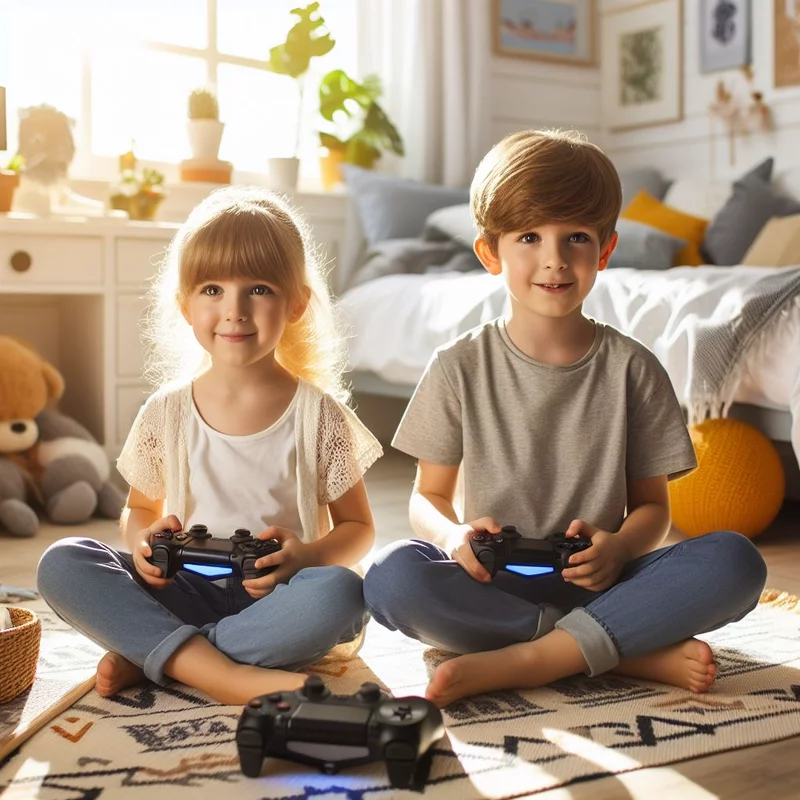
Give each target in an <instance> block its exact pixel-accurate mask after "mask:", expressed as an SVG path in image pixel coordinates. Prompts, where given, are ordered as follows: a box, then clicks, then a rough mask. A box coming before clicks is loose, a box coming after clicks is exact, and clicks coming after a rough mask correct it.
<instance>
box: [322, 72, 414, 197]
mask: <svg viewBox="0 0 800 800" xmlns="http://www.w3.org/2000/svg"><path fill="white" fill-rule="evenodd" d="M381 94H382V87H381V83H380V79H379V78H378V77H377V76H375V75H368V76H367V77H366V78H364V82H363V83H359V82H358V81H356V80H353V78H351V77H350V76H349V75H348V74H347V73H346V72H345V71H344V70H341V69H334V70H331V71H330V72H329V73H328V74H327V75H325V76H324V77H323V78H322V80H321V81H320V84H319V110H320V114H321V115H322V117H323V119H325V120H327V121H328V122H330V123H334V125H335V126H336V133H331V132H329V131H320V133H319V142H320V146H321V166H322V180H323V184H324V186H325V188H326V189H329V188H331V186H332V185H333V184H334V183H336V182H337V181H338V180H341V174H340V171H339V167H340V165H341V163H342V162H346V163H349V164H356V165H357V166H359V167H364V168H365V169H372V167H373V166H374V165H375V162H376V161H377V160H378V159H379V158H380V157H381V156H382V154H383V153H384V152H387V151H388V152H392V153H395V154H396V155H398V156H402V155H404V154H405V150H404V148H403V140H402V138H401V136H400V134H399V133H398V131H397V128H395V126H394V125H393V124H392V122H391V120H390V119H389V117H388V116H387V115H386V112H385V111H384V110H383V109H382V108H381V106H380V104H379V103H378V98H379V97H380V96H381Z"/></svg>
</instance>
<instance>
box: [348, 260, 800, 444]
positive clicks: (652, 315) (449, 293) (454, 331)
mask: <svg viewBox="0 0 800 800" xmlns="http://www.w3.org/2000/svg"><path fill="white" fill-rule="evenodd" d="M778 270H779V268H769V267H676V268H674V269H670V270H664V271H649V270H647V271H646V270H632V269H611V270H607V271H606V272H602V273H600V275H599V276H598V279H597V283H596V285H595V287H594V289H593V290H592V292H591V293H590V295H589V297H588V298H587V300H586V302H585V304H584V311H585V313H586V314H587V315H588V316H590V317H594V318H595V319H597V320H600V321H603V322H606V323H608V324H610V325H613V326H614V327H616V328H618V329H620V330H622V331H624V332H625V333H628V334H630V335H631V336H633V337H635V338H636V339H638V340H639V341H641V342H642V343H644V344H645V345H647V346H648V347H649V348H650V349H651V350H653V352H654V353H655V354H656V355H657V356H658V358H659V359H660V360H661V362H662V364H664V366H665V367H666V369H667V372H668V373H669V376H670V378H671V380H672V384H673V386H674V387H675V391H676V392H677V394H678V397H679V398H680V399H681V400H685V397H686V391H687V388H688V377H689V376H688V363H689V335H688V332H689V330H690V329H691V327H692V326H693V325H695V324H696V323H697V321H698V320H715V321H717V320H724V319H729V318H730V317H731V316H732V315H734V314H735V313H736V312H737V310H738V309H739V307H740V306H741V298H742V292H743V291H744V290H745V289H746V288H747V286H749V285H750V284H752V283H753V282H755V281H756V280H759V279H760V278H763V277H764V276H765V275H767V274H770V273H774V272H777V271H778ZM505 307H506V294H505V286H504V283H503V281H502V278H498V277H495V276H492V275H489V274H488V273H483V272H470V273H466V274H464V273H445V274H441V273H440V274H436V275H391V276H388V277H384V278H379V279H377V280H374V281H370V282H369V283H366V284H362V285H360V286H357V287H355V288H354V289H351V290H349V291H348V292H346V293H345V294H344V295H343V296H342V308H343V311H344V314H345V318H346V319H347V320H348V321H349V323H350V325H351V327H352V329H353V336H352V338H351V339H350V343H349V356H350V366H351V368H352V369H354V370H359V371H365V372H372V373H374V374H375V375H377V376H378V377H380V378H382V379H383V380H385V381H388V382H390V383H398V384H406V385H408V384H412V385H413V384H415V383H416V382H417V381H418V380H419V378H420V376H421V375H422V373H423V371H424V369H425V366H426V364H427V363H428V360H429V358H430V356H431V353H432V352H433V351H434V349H435V348H437V347H438V346H439V345H442V344H444V343H445V342H447V341H449V340H450V339H452V338H454V337H455V336H458V335H459V334H461V333H463V332H464V331H467V330H469V329H470V328H473V327H475V326H476V325H479V324H481V323H482V322H486V321H488V320H490V319H494V318H495V317H497V316H499V315H500V314H502V313H503V312H504V309H505ZM734 399H735V400H736V401H739V402H743V403H751V404H753V405H758V406H764V407H767V408H772V409H778V410H789V411H790V412H791V415H792V429H791V439H792V446H793V449H794V452H795V454H796V455H797V456H798V458H799V459H800V303H797V302H795V303H793V304H792V305H791V306H790V307H789V308H787V309H786V310H785V311H784V312H783V313H782V315H781V317H780V319H779V320H778V321H777V322H776V323H774V324H772V325H769V326H768V327H767V328H765V329H764V331H763V333H762V334H761V335H760V337H759V338H758V340H757V341H756V343H755V344H754V346H753V347H752V349H751V350H750V351H749V353H748V355H747V357H746V359H745V361H744V363H743V365H742V381H741V383H740V385H739V388H738V390H737V392H736V394H735V395H734Z"/></svg>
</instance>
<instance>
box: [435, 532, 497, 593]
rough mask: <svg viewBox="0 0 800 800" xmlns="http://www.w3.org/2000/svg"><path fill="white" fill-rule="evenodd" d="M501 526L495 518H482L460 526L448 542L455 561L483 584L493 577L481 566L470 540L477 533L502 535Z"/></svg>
mask: <svg viewBox="0 0 800 800" xmlns="http://www.w3.org/2000/svg"><path fill="white" fill-rule="evenodd" d="M500 529H501V526H500V524H499V523H498V522H497V520H496V519H495V518H494V517H481V518H480V519H476V520H474V521H473V522H466V523H464V524H463V525H459V527H458V529H457V530H456V532H455V533H454V534H453V536H452V537H451V539H450V541H449V542H448V546H449V548H450V555H451V556H452V558H453V560H454V561H457V562H458V563H459V564H460V565H461V567H462V569H463V570H464V571H465V572H466V573H467V575H469V576H470V577H471V578H474V579H475V580H476V581H480V582H481V583H489V581H491V579H492V576H491V575H490V574H489V573H488V571H487V570H486V567H484V566H483V564H481V562H480V561H478V559H477V558H476V557H475V553H473V552H472V546H471V545H470V539H472V537H473V536H474V535H475V534H476V533H489V534H492V535H493V536H496V535H497V534H498V533H500Z"/></svg>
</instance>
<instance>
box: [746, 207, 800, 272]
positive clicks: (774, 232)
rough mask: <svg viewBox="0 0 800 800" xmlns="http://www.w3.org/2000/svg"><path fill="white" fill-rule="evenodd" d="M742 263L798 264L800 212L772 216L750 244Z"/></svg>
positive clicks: (799, 254) (774, 265) (766, 264)
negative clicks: (790, 214)
mask: <svg viewBox="0 0 800 800" xmlns="http://www.w3.org/2000/svg"><path fill="white" fill-rule="evenodd" d="M742 264H746V265H748V266H752V267H793V266H795V265H796V264H800V214H795V215H793V216H791V217H773V218H772V219H771V220H770V221H769V222H768V223H767V224H766V225H765V226H764V227H763V228H762V229H761V233H759V234H758V236H757V237H756V240H755V241H754V242H753V244H752V245H750V249H749V250H748V251H747V252H746V253H745V255H744V258H743V259H742Z"/></svg>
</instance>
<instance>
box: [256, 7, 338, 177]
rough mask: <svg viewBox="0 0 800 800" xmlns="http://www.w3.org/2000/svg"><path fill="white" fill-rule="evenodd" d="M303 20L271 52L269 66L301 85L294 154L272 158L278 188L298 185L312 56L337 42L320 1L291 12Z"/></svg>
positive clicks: (270, 69)
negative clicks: (305, 104) (299, 153)
mask: <svg viewBox="0 0 800 800" xmlns="http://www.w3.org/2000/svg"><path fill="white" fill-rule="evenodd" d="M291 13H292V14H294V15H295V16H296V17H299V21H298V22H296V23H295V24H294V25H293V26H292V28H291V29H290V30H289V32H288V33H287V34H286V41H285V42H283V44H279V45H276V46H275V47H273V48H271V49H270V51H269V62H268V64H267V69H268V70H269V71H270V72H274V73H276V74H278V75H288V76H289V77H290V78H294V80H295V82H296V84H297V92H298V104H297V120H296V124H295V140H294V154H293V155H292V156H291V157H290V158H272V159H269V161H268V164H269V167H270V179H271V181H270V182H271V183H272V184H273V185H274V186H275V188H279V189H289V190H291V189H294V188H295V186H296V185H297V170H298V166H299V159H298V157H297V154H298V150H299V147H300V119H301V115H302V112H303V96H304V94H305V75H306V73H307V72H308V67H309V64H310V63H311V59H312V58H315V57H318V56H324V55H325V54H326V53H329V52H330V51H331V50H332V49H333V46H334V45H335V44H336V41H335V40H334V39H331V36H330V34H329V33H328V31H327V29H326V28H325V20H324V19H323V18H322V16H320V14H319V3H310V4H309V5H307V6H306V7H305V8H294V9H292V11H291Z"/></svg>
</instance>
